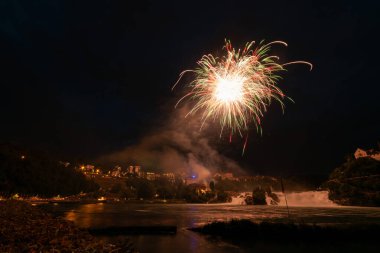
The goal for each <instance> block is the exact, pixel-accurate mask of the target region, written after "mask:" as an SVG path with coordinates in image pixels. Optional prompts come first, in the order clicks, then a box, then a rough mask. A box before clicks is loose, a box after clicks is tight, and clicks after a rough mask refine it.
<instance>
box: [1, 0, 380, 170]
mask: <svg viewBox="0 0 380 253" xmlns="http://www.w3.org/2000/svg"><path fill="white" fill-rule="evenodd" d="M376 2H377V1H369V0H368V1H366V0H363V1H324V2H321V1H306V0H302V1H298V0H297V1H214V2H213V1H205V0H204V1H152V0H151V1H149V0H140V1H126V0H117V1H116V0H114V1H110V0H109V1H105V0H103V1H99V0H93V1H88V2H86V3H85V1H67V0H66V1H63V0H62V1H56V0H40V1H28V0H26V1H20V0H13V1H1V3H0V31H1V33H0V50H1V51H0V59H1V62H2V67H1V70H0V71H1V72H0V73H1V75H0V84H1V90H0V112H1V125H0V141H12V142H16V143H19V144H20V145H25V146H29V147H33V148H39V149H45V150H49V151H51V152H54V153H55V154H57V155H58V156H61V157H63V158H64V159H67V160H70V159H95V158H97V157H98V156H100V155H103V154H106V153H110V152H113V151H117V150H119V149H122V148H124V147H126V146H128V145H133V144H135V143H136V142H138V140H139V139H140V138H141V137H142V136H144V134H145V133H147V132H151V131H154V129H155V128H159V127H160V126H161V125H163V124H164V122H165V119H166V118H169V117H170V115H171V113H172V112H173V110H174V109H173V106H174V104H175V102H176V101H177V99H178V97H179V96H180V95H181V89H179V90H175V92H172V91H171V86H172V85H173V83H174V82H175V81H176V79H177V77H178V74H179V73H180V72H181V71H182V70H183V69H188V68H194V67H195V62H196V60H198V59H199V58H200V57H201V56H202V55H203V54H205V53H217V52H220V51H221V48H222V45H223V42H224V39H225V38H228V39H231V40H232V43H233V44H234V45H236V46H242V45H243V44H245V42H247V41H251V40H256V41H260V40H262V39H265V40H266V41H272V40H284V41H286V42H288V44H289V47H288V48H281V47H278V48H277V47H276V49H275V50H274V52H275V53H276V54H278V55H280V56H281V58H282V59H283V61H291V60H308V61H310V62H312V63H313V64H314V70H313V71H312V72H309V71H308V69H307V67H305V66H292V67H289V68H288V69H289V71H288V72H287V73H286V74H285V75H284V77H285V80H284V81H283V82H281V83H280V87H281V89H282V90H283V91H284V92H285V93H286V94H287V95H288V96H290V97H291V98H293V99H294V100H295V102H296V103H295V104H292V103H287V106H286V110H285V114H284V115H282V112H281V110H280V107H279V106H278V105H274V106H272V107H271V109H270V110H269V112H268V113H267V115H266V117H265V118H264V121H263V131H264V132H263V135H262V136H260V135H258V134H256V133H255V131H254V130H252V131H251V132H250V138H249V143H248V149H247V151H246V154H245V156H243V157H241V155H240V153H241V146H240V144H236V145H234V143H232V144H229V143H228V142H227V143H226V142H224V141H220V140H219V141H218V140H215V141H214V142H213V145H214V146H215V148H216V149H217V150H218V151H219V152H221V153H222V154H225V155H227V156H229V157H231V158H233V159H234V160H236V161H237V162H239V163H240V164H241V165H243V166H244V167H245V168H248V169H251V170H252V171H253V170H254V171H258V172H261V173H267V174H276V173H277V174H278V173H284V171H285V172H286V173H288V174H292V173H305V174H315V173H326V172H329V171H331V170H332V169H333V168H334V167H336V166H337V165H339V164H340V163H341V162H342V161H343V160H344V156H345V155H346V154H348V153H352V152H354V151H355V149H356V147H364V148H371V147H376V146H377V142H378V141H380V131H379V130H380V117H379V112H380V102H379V101H380V100H379V92H380V85H379V81H378V72H379V71H380V70H379V67H380V64H379V46H378V45H379V42H378V41H377V35H378V33H379V30H380V29H379V28H380V26H379V25H380V15H379V13H380V8H379V4H378V3H376Z"/></svg>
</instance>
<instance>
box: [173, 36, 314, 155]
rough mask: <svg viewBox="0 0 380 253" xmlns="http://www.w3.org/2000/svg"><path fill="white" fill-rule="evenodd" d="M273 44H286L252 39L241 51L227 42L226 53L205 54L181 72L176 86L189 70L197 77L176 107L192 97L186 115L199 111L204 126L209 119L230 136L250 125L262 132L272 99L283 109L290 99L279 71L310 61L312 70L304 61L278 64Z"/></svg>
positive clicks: (241, 131) (245, 130)
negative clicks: (279, 84) (263, 121)
mask: <svg viewBox="0 0 380 253" xmlns="http://www.w3.org/2000/svg"><path fill="white" fill-rule="evenodd" d="M274 44H281V45H284V46H287V44H286V43H285V42H283V41H273V42H270V43H264V42H260V43H259V44H258V45H257V46H255V42H250V43H247V44H246V45H245V47H244V49H243V50H241V49H235V48H233V47H232V45H231V42H230V41H226V42H225V45H224V47H223V49H224V50H225V52H226V54H225V55H224V56H222V57H220V58H218V57H214V56H213V55H211V54H208V55H204V56H203V57H202V58H201V59H200V60H199V61H198V62H197V65H198V66H197V68H195V69H194V70H185V71H183V72H182V73H181V74H180V77H179V79H178V81H177V82H176V84H175V85H174V86H173V88H174V87H175V86H176V85H177V84H178V82H179V81H180V80H181V78H182V77H183V75H184V74H186V73H189V72H191V73H193V74H194V79H193V80H192V81H191V82H189V83H188V84H187V88H188V89H189V92H188V93H187V94H186V95H185V96H184V97H182V98H181V99H180V100H179V101H178V103H177V104H176V106H177V105H178V104H179V103H180V102H181V101H183V100H185V99H189V100H192V101H193V107H192V109H191V110H190V111H189V113H188V114H187V116H188V115H190V114H194V113H196V112H198V111H200V112H201V113H202V126H203V124H204V123H205V122H206V121H207V120H209V119H211V120H214V121H215V120H218V121H219V122H220V125H221V131H220V134H222V132H223V130H224V129H228V130H229V132H230V137H231V136H232V135H233V134H234V133H236V132H238V133H239V134H240V135H241V136H243V133H244V132H247V131H248V129H249V126H250V125H251V124H253V125H255V126H256V128H257V131H260V132H261V127H260V126H261V118H262V117H263V116H264V113H265V112H266V111H267V108H268V106H269V105H270V104H271V102H272V101H273V100H275V101H278V102H279V103H280V105H281V107H282V108H283V109H284V102H283V101H284V99H285V98H288V97H286V96H285V94H284V93H283V92H282V91H281V90H280V88H278V86H277V83H278V82H279V80H280V79H281V76H280V75H279V73H280V72H282V71H285V70H286V69H285V66H286V65H289V64H295V63H303V64H307V65H309V66H310V70H311V69H312V65H311V63H309V62H305V61H294V62H288V63H284V64H280V63H278V61H279V57H277V56H274V55H270V49H271V46H272V45H274ZM289 99H290V98H289ZM290 100H291V99H290ZM246 139H247V138H246ZM245 144H246V143H245ZM243 151H244V148H243Z"/></svg>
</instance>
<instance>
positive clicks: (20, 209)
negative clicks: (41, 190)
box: [0, 200, 135, 252]
mask: <svg viewBox="0 0 380 253" xmlns="http://www.w3.org/2000/svg"><path fill="white" fill-rule="evenodd" d="M0 252H135V251H134V250H133V248H132V245H131V243H130V242H129V241H127V240H124V241H121V242H119V243H117V244H115V243H112V244H111V243H108V242H105V241H103V240H100V239H98V238H95V237H93V236H92V235H90V234H89V232H88V231H87V230H84V229H79V228H77V227H76V226H75V225H74V224H73V223H72V222H70V221H66V220H64V219H62V218H60V217H53V216H52V215H50V214H48V213H46V212H44V211H42V210H40V209H39V208H37V207H34V206H32V205H31V204H29V203H27V202H24V201H17V200H7V201H0Z"/></svg>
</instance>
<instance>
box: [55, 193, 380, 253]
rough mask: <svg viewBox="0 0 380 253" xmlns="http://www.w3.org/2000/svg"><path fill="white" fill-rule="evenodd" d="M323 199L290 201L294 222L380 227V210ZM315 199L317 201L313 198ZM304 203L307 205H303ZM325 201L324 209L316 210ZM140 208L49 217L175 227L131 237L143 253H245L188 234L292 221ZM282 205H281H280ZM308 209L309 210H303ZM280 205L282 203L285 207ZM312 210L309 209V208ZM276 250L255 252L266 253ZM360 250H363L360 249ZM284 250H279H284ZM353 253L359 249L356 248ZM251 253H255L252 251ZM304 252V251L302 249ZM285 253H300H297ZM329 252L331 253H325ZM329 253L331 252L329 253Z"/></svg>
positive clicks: (217, 207) (247, 213)
mask: <svg viewBox="0 0 380 253" xmlns="http://www.w3.org/2000/svg"><path fill="white" fill-rule="evenodd" d="M321 194H324V193H318V192H317V193H316V192H310V193H309V194H307V193H303V194H298V195H295V196H292V195H291V194H290V195H289V196H288V199H289V205H290V207H289V213H290V216H291V218H292V219H295V220H299V221H302V222H306V223H318V224H325V225H333V224H338V223H378V224H380V208H370V207H341V206H336V205H335V204H333V203H332V202H326V201H325V202H323V199H325V197H323V196H320V195H321ZM312 196H314V197H312ZM303 198H305V199H304V202H303V200H302V199H303ZM311 198H314V199H316V202H318V201H320V202H321V203H322V204H323V205H322V206H316V203H314V202H313V201H314V200H313V199H311ZM236 202H238V201H236V200H235V201H234V202H233V203H232V204H136V203H133V204H132V203H97V204H75V205H74V204H71V205H70V204H58V205H53V206H50V207H49V209H50V211H53V212H55V213H57V214H59V215H62V216H63V217H65V219H67V220H70V221H73V222H74V223H75V224H76V225H78V226H79V227H83V228H94V227H98V228H99V227H108V226H134V225H140V226H144V225H174V226H177V228H178V231H177V234H176V235H141V236H129V237H130V238H131V240H132V241H133V244H134V246H135V248H136V249H137V250H138V251H139V252H165V253H166V252H183V253H186V252H205V253H206V252H207V253H210V252H219V253H224V252H246V249H242V248H240V247H237V246H234V245H232V244H229V243H226V242H222V241H220V240H216V239H210V238H208V237H206V236H203V235H199V234H197V233H194V232H192V231H189V230H187V229H186V228H188V227H193V226H197V225H201V224H204V223H207V222H210V221H215V220H223V221H226V220H230V219H235V218H236V219H250V220H253V221H261V220H271V221H287V219H288V212H287V208H286V206H283V205H279V206H247V205H239V204H234V203H236ZM281 202H282V201H281ZM303 203H304V204H303ZM280 204H281V203H280ZM308 204H309V205H310V206H307V205H308ZM268 247H269V248H270V247H273V245H260V244H258V245H257V246H256V249H257V250H258V251H259V252H263V251H262V250H260V249H262V248H264V249H266V250H264V251H265V252H267V249H268ZM358 247H360V245H359V246H358ZM280 248H283V246H277V247H276V246H275V248H274V249H280ZM351 249H355V248H352V247H351ZM251 250H252V249H251ZM299 250H300V252H302V251H303V250H305V249H304V248H302V249H299ZM286 251H289V252H290V251H291V252H295V251H297V250H294V248H290V249H289V248H288V250H286ZM324 251H326V250H324ZM327 251H328V250H327Z"/></svg>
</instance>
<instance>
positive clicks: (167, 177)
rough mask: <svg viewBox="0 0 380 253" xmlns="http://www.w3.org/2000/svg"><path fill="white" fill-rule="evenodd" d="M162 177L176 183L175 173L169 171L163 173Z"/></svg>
mask: <svg viewBox="0 0 380 253" xmlns="http://www.w3.org/2000/svg"><path fill="white" fill-rule="evenodd" d="M162 177H164V178H166V179H167V180H168V181H170V182H172V183H174V182H175V175H174V173H171V172H168V173H163V174H162Z"/></svg>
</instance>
